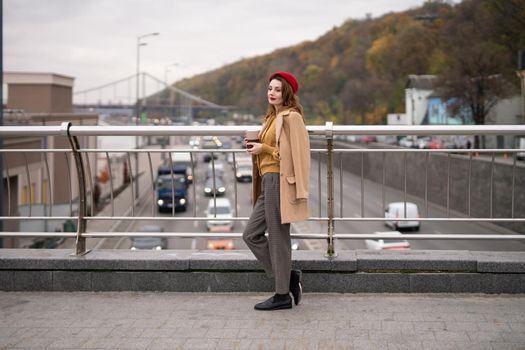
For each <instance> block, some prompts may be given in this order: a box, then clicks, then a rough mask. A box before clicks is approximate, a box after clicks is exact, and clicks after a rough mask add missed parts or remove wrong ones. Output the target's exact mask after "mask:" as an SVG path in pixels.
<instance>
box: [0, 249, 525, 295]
mask: <svg viewBox="0 0 525 350" xmlns="http://www.w3.org/2000/svg"><path fill="white" fill-rule="evenodd" d="M71 253H72V251H70V250H63V249H55V250H43V249H33V250H30V249H3V250H0V290H3V291H159V292H162V291H176V292H272V290H273V282H272V280H271V279H269V278H268V277H267V276H266V275H265V274H264V272H263V271H262V268H261V266H260V265H259V263H258V262H257V261H256V260H255V258H254V256H253V255H252V254H251V253H250V252H249V251H232V252H225V251H219V252H218V251H180V250H166V251H128V250H98V251H94V252H90V253H89V254H87V255H85V256H81V257H75V256H71V255H70V254H71ZM293 260H294V261H293V265H294V268H299V269H301V270H302V271H303V284H304V291H305V292H337V293H358V292H367V293H525V252H472V251H406V252H387V251H377V252H376V251H366V250H363V251H360V250H357V251H341V252H339V255H338V256H337V257H336V258H335V259H332V260H329V259H327V258H325V257H324V255H323V253H322V252H317V251H296V252H293Z"/></svg>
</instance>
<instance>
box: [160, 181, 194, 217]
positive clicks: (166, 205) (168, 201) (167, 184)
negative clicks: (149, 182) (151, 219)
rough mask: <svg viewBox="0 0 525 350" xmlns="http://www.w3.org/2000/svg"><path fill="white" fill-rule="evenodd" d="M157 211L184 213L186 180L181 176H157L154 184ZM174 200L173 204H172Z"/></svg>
mask: <svg viewBox="0 0 525 350" xmlns="http://www.w3.org/2000/svg"><path fill="white" fill-rule="evenodd" d="M155 190H156V193H157V209H158V211H159V213H160V212H163V211H172V210H173V207H175V211H186V207H187V205H188V186H187V185H186V178H185V176H184V175H181V174H173V178H172V176H171V174H170V175H159V176H158V177H157V184H156V188H155ZM174 200H175V202H174Z"/></svg>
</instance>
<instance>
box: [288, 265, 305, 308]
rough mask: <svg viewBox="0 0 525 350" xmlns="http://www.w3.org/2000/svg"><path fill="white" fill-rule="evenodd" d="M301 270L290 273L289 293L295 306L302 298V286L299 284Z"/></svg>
mask: <svg viewBox="0 0 525 350" xmlns="http://www.w3.org/2000/svg"><path fill="white" fill-rule="evenodd" d="M301 275H302V273H301V270H292V271H291V272H290V292H291V293H292V295H293V300H294V302H295V305H299V303H300V302H301V298H302V296H303V285H302V284H301Z"/></svg>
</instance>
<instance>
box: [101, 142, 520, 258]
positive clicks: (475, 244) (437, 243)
mask: <svg viewBox="0 0 525 350" xmlns="http://www.w3.org/2000/svg"><path fill="white" fill-rule="evenodd" d="M233 145H234V147H238V146H236V144H235V143H233ZM188 147H189V146H188ZM197 158H198V162H197V163H196V169H195V174H194V176H195V180H194V183H193V184H192V185H191V186H190V188H189V205H188V209H187V211H186V212H177V213H175V218H181V217H192V216H193V215H194V211H195V213H196V216H205V213H204V211H205V209H206V207H207V204H208V201H209V200H210V198H213V197H206V196H205V195H204V190H203V187H204V182H205V178H206V176H205V174H206V169H207V166H208V164H209V163H205V162H203V160H202V155H199V156H198V157H197ZM216 162H217V163H219V162H221V163H223V164H224V169H225V172H224V175H223V179H224V182H225V184H226V193H225V197H227V198H229V199H230V201H231V203H232V204H233V203H235V188H237V194H238V196H237V215H238V216H241V217H247V216H249V215H250V212H251V200H250V195H251V183H238V182H235V180H234V173H233V170H232V168H231V166H230V165H229V164H228V163H227V162H226V160H225V156H224V155H219V159H218V160H217V161H216ZM318 166H319V164H318V162H317V159H316V157H312V167H311V186H310V187H311V208H310V210H311V215H312V216H315V217H317V216H319V201H321V203H322V205H321V207H322V208H321V216H326V200H327V191H326V190H325V189H326V168H325V164H323V163H322V164H321V178H320V180H319V178H318ZM334 177H335V185H334V204H335V207H334V212H335V215H336V216H337V217H339V216H340V213H341V206H340V202H341V196H342V198H343V208H342V213H343V217H347V218H352V217H360V216H361V179H360V177H358V176H355V175H353V174H350V173H348V172H343V174H342V178H343V182H342V184H340V183H339V179H340V174H339V170H337V169H336V170H335V173H334ZM319 184H320V186H321V189H322V190H321V192H320V193H321V196H320V197H319V191H318V188H319ZM364 188H365V202H364V214H365V216H372V217H382V216H383V209H382V207H383V206H382V192H381V186H380V185H377V184H375V183H372V182H370V181H368V180H365V181H364ZM194 189H195V194H196V198H195V200H194V198H193V191H194ZM385 198H386V200H385V202H386V203H389V202H392V201H402V200H403V198H404V194H403V193H402V192H400V191H397V190H394V189H392V188H386V192H385ZM408 200H409V201H412V202H415V203H417V204H418V206H419V209H420V214H421V215H422V216H424V208H425V203H424V202H423V201H421V200H420V199H418V198H414V197H412V196H408ZM152 206H153V203H152V200H151V193H150V194H148V195H146V197H145V200H143V201H142V202H141V204H140V205H139V207H138V208H136V209H135V215H137V216H140V215H144V216H149V215H151V212H152ZM429 212H430V215H432V216H434V217H446V216H447V215H446V208H442V207H439V206H436V205H432V204H431V205H430V206H429ZM157 215H158V216H161V217H170V216H172V214H171V213H157ZM457 216H458V215H457V214H456V213H454V212H451V217H457ZM151 224H154V225H159V226H161V227H162V228H163V229H164V231H166V232H206V226H205V222H204V221H195V220H190V221H175V220H174V221H164V220H156V221H154V222H151V221H149V222H148V221H141V222H135V223H132V224H131V225H130V226H129V228H127V229H126V231H128V232H129V231H140V228H141V227H142V226H144V225H151ZM245 226H246V222H244V221H237V222H236V224H235V226H234V229H233V232H242V231H243V229H244V227H245ZM390 230H391V229H390V228H388V227H386V226H384V224H383V223H382V222H356V221H354V222H352V221H345V222H341V221H338V222H336V224H335V232H336V234H337V233H373V232H377V231H390ZM326 231H327V228H326V224H324V223H319V222H313V221H309V222H302V223H298V224H294V225H293V226H292V232H298V233H325V232H326ZM419 233H425V234H440V233H443V234H453V233H464V234H469V233H470V234H473V233H475V234H495V233H499V234H502V235H505V234H509V233H515V232H512V231H509V230H506V229H504V228H501V227H499V226H496V225H493V224H490V223H467V222H423V223H422V224H421V229H420V231H419ZM110 242H112V243H111V244H112V246H111V248H124V249H129V247H130V246H131V240H130V239H128V238H123V239H111V240H110ZM409 242H410V244H411V249H434V250H452V249H453V250H487V251H525V241H518V240H513V241H503V240H502V241H486V240H409ZM234 245H235V249H247V247H246V245H245V244H244V242H243V241H242V239H234ZM104 247H105V248H110V247H109V246H108V245H107V244H106V245H105V246H104ZM206 247H207V238H169V239H168V248H169V249H206ZM335 248H336V250H342V249H365V243H364V240H336V242H335ZM300 249H320V250H325V249H326V241H325V240H301V241H300Z"/></svg>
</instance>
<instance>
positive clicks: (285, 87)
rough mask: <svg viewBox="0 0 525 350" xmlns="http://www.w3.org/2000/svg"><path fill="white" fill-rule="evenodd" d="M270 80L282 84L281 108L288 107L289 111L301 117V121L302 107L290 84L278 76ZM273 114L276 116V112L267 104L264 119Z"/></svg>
mask: <svg viewBox="0 0 525 350" xmlns="http://www.w3.org/2000/svg"><path fill="white" fill-rule="evenodd" d="M272 79H276V80H279V81H280V82H281V84H282V90H281V94H282V97H283V107H288V108H289V109H293V110H295V111H296V112H299V114H300V115H301V116H303V119H304V110H303V106H301V104H300V103H299V97H298V96H296V95H295V94H294V93H293V90H292V87H291V86H290V84H289V83H288V82H287V81H286V80H284V78H282V77H280V76H279V75H276V76H274V77H273V78H272ZM275 114H276V110H275V108H274V106H273V105H271V104H269V105H268V111H267V112H266V116H265V119H267V118H269V117H271V116H272V115H275Z"/></svg>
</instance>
